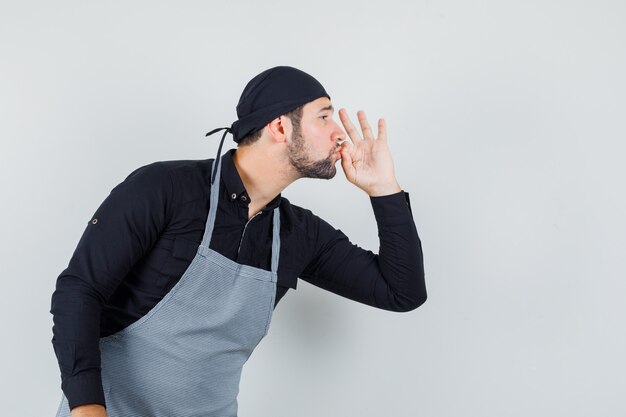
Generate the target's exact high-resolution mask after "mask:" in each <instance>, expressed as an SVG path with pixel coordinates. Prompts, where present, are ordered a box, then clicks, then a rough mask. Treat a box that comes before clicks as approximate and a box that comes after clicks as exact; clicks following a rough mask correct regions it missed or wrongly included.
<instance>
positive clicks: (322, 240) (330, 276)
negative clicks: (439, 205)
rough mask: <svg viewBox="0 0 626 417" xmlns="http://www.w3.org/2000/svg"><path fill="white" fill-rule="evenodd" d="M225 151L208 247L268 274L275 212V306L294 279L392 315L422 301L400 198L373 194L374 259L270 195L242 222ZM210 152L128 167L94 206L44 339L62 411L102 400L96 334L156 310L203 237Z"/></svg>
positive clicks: (418, 258)
mask: <svg viewBox="0 0 626 417" xmlns="http://www.w3.org/2000/svg"><path fill="white" fill-rule="evenodd" d="M235 151H236V149H231V150H229V151H227V152H226V153H224V155H223V156H222V167H221V170H222V172H221V189H220V195H219V204H218V209H217V214H216V220H215V228H214V232H213V236H212V239H211V242H210V244H209V247H210V248H211V249H213V250H215V251H217V252H219V253H220V254H222V255H224V256H226V257H228V258H230V259H231V260H234V261H236V262H238V263H240V264H245V265H250V266H254V267H257V268H262V269H266V270H269V269H270V265H271V246H272V245H271V243H272V210H273V209H274V208H275V207H280V209H279V210H280V219H281V230H280V240H281V245H280V254H279V266H278V282H277V288H276V303H278V301H279V300H280V299H281V298H282V297H283V296H284V295H285V293H286V292H287V290H288V289H289V288H294V289H295V288H296V284H297V279H298V277H299V278H301V279H304V280H305V281H307V282H309V283H311V284H314V285H316V286H318V287H321V288H324V289H326V290H329V291H332V292H333V293H336V294H339V295H341V296H343V297H347V298H349V299H352V300H355V301H358V302H361V303H365V304H368V305H371V306H374V307H378V308H381V309H385V310H391V311H410V310H413V309H415V308H417V307H418V306H420V305H421V304H422V303H424V302H425V301H426V288H425V283H424V266H423V259H422V248H421V242H420V239H419V237H418V234H417V230H416V228H415V224H414V222H413V217H412V213H411V209H410V202H409V195H408V193H406V192H404V191H401V192H398V193H396V194H391V195H387V196H380V197H370V202H371V205H372V208H373V210H374V216H375V218H376V222H377V225H378V235H379V238H380V248H379V254H378V255H377V254H374V253H373V252H371V251H369V250H365V249H363V248H360V247H359V246H357V245H355V244H353V243H351V242H350V240H349V239H348V238H347V237H346V235H345V234H344V233H343V232H341V230H338V229H335V228H334V227H332V226H331V225H330V224H328V223H327V222H326V221H324V220H323V219H321V218H319V217H318V216H316V215H315V214H314V213H313V212H311V210H307V209H305V208H302V207H299V206H296V205H294V204H291V203H290V202H289V200H287V199H286V198H284V197H282V195H281V194H279V195H278V196H276V198H274V199H273V200H272V201H271V202H270V203H268V204H267V205H266V206H265V207H264V208H263V209H262V210H261V211H260V212H259V213H258V214H257V215H255V216H254V217H252V218H251V219H248V205H249V203H250V197H249V195H248V194H247V192H246V190H245V188H244V186H243V183H242V181H241V178H240V176H239V173H238V172H237V169H236V167H235V165H234V164H233V161H232V155H233V153H234V152H235ZM212 163H213V159H206V160H180V161H160V162H154V163H152V164H149V165H146V166H143V167H140V168H138V169H136V170H135V171H133V172H132V173H131V174H130V175H129V176H128V177H127V178H126V179H125V180H124V181H123V182H122V183H120V184H119V185H117V186H116V187H115V188H113V190H112V191H111V193H110V195H109V196H108V197H107V198H106V199H105V200H104V201H103V202H102V204H101V205H100V207H99V208H98V209H97V210H96V212H95V214H94V215H93V217H92V218H91V219H90V221H89V222H88V224H87V227H86V229H85V231H84V233H83V235H82V237H81V238H80V241H79V242H78V246H77V247H76V250H75V251H74V254H73V256H72V258H71V260H70V262H69V265H68V267H67V268H66V269H65V270H64V271H63V272H62V273H61V274H60V275H59V277H58V278H57V283H56V290H55V291H54V293H53V295H52V300H51V301H52V302H51V310H50V312H51V313H52V314H53V319H54V326H53V338H52V344H53V346H54V350H55V353H56V356H57V359H58V362H59V367H60V370H61V379H62V384H61V386H62V389H63V392H64V394H65V396H66V397H67V399H68V402H69V406H70V409H71V408H73V407H76V406H78V405H81V404H89V403H98V404H103V405H104V404H105V402H104V394H103V390H102V381H101V375H100V350H99V339H100V337H105V336H108V335H110V334H112V333H115V332H117V331H119V330H121V329H123V328H125V327H126V326H128V325H129V324H131V323H133V322H134V321H136V320H138V319H139V318H140V317H142V316H143V315H145V314H146V313H147V312H148V311H149V310H150V309H151V308H152V307H154V306H155V305H156V304H157V303H158V302H159V301H160V300H161V299H162V298H163V297H164V296H165V294H167V292H168V291H169V290H170V289H171V288H172V287H173V286H174V285H175V284H176V283H177V282H178V280H179V279H180V277H181V276H182V275H183V273H184V272H185V270H186V269H187V267H188V266H189V264H190V263H191V260H192V259H193V258H194V256H195V254H196V251H197V249H198V245H199V244H200V242H201V241H202V236H203V234H204V229H205V224H206V220H207V216H208V212H209V197H210V189H211V183H210V181H211V167H212Z"/></svg>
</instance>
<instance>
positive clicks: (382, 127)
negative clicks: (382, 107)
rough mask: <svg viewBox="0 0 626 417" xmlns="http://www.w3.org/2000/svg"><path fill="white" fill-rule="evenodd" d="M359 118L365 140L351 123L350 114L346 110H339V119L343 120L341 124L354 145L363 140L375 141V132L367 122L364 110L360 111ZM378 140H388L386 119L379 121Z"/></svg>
mask: <svg viewBox="0 0 626 417" xmlns="http://www.w3.org/2000/svg"><path fill="white" fill-rule="evenodd" d="M356 115H357V118H358V120H359V124H360V125H361V131H362V132H363V139H361V136H360V135H359V133H358V131H357V130H356V128H355V127H354V125H353V124H352V122H351V121H350V118H349V117H348V112H347V111H346V109H344V108H341V109H339V118H340V119H341V123H343V126H344V128H345V129H346V132H347V133H348V136H350V139H352V142H353V143H357V142H359V141H361V140H374V139H375V137H374V132H373V131H372V127H371V126H370V124H369V122H368V121H367V116H366V115H365V112H364V111H363V110H359V111H358V112H357V113H356ZM378 139H381V140H384V141H386V140H387V125H386V123H385V119H378Z"/></svg>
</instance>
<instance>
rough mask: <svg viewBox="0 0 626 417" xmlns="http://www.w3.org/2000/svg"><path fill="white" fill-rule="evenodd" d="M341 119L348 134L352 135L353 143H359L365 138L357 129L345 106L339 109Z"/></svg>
mask: <svg viewBox="0 0 626 417" xmlns="http://www.w3.org/2000/svg"><path fill="white" fill-rule="evenodd" d="M339 119H340V120H341V123H342V124H343V128H344V129H346V133H347V134H348V136H350V139H352V143H354V144H357V143H359V142H360V141H362V140H363V139H361V136H360V135H359V132H358V131H357V130H356V128H355V127H354V125H353V124H352V122H351V121H350V118H349V117H348V112H347V110H346V109H344V108H341V109H339Z"/></svg>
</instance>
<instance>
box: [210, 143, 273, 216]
mask: <svg viewBox="0 0 626 417" xmlns="http://www.w3.org/2000/svg"><path fill="white" fill-rule="evenodd" d="M235 151H237V149H229V150H228V151H226V152H224V155H222V183H223V184H224V187H226V191H228V196H229V198H230V200H239V202H240V203H242V204H243V205H245V206H248V205H249V204H250V196H249V195H248V192H247V191H246V188H245V187H244V185H243V182H242V181H241V176H240V175H239V172H238V171H237V167H235V163H234V162H233V154H234V153H235ZM281 195H282V194H278V195H277V196H276V197H274V199H273V200H272V201H270V202H269V203H267V205H266V206H265V207H264V209H268V210H269V209H274V208H276V207H278V205H279V204H280V199H281Z"/></svg>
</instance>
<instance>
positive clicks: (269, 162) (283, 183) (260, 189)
mask: <svg viewBox="0 0 626 417" xmlns="http://www.w3.org/2000/svg"><path fill="white" fill-rule="evenodd" d="M277 152H278V151H277V150H274V149H271V148H268V147H264V146H258V145H257V144H253V145H248V146H241V147H239V148H237V149H236V150H235V152H234V153H233V163H234V164H235V168H236V169H237V172H238V173H239V176H240V177H241V181H242V182H243V185H244V187H245V188H246V191H247V192H248V196H250V206H249V207H250V209H249V217H252V216H254V215H255V214H256V213H257V212H258V211H259V210H261V209H263V207H265V206H266V205H267V204H268V203H269V202H270V201H272V200H273V199H274V198H276V196H277V195H278V194H280V193H281V192H282V191H283V190H284V189H285V188H287V186H288V185H289V184H291V183H292V182H294V181H295V180H296V179H298V177H297V175H296V174H295V173H294V172H293V169H291V166H290V165H289V164H288V161H287V159H286V158H285V157H284V156H282V155H280V154H279V153H277Z"/></svg>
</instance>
